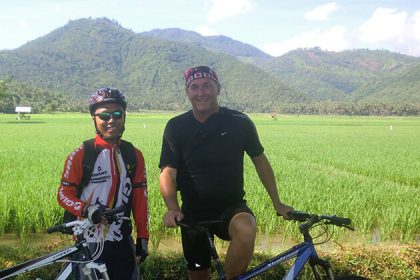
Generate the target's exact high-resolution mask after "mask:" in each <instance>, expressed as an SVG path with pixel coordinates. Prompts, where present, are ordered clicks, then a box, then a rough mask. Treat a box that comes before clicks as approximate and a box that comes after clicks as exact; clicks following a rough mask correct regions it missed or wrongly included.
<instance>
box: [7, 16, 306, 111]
mask: <svg viewBox="0 0 420 280" xmlns="http://www.w3.org/2000/svg"><path fill="white" fill-rule="evenodd" d="M199 64H207V65H209V66H212V67H213V68H215V69H216V71H217V72H218V74H219V76H220V79H221V83H222V93H221V103H222V104H225V105H229V106H233V107H235V108H238V109H244V110H251V111H254V110H258V111H269V110H271V107H272V103H273V102H274V101H276V100H289V101H291V102H293V101H294V100H300V99H301V96H299V94H297V93H295V91H294V90H292V89H290V88H288V87H287V86H285V85H284V84H283V83H281V82H280V81H279V80H278V79H277V78H274V77H271V76H269V75H267V74H266V73H264V72H263V71H262V70H261V69H259V68H257V67H255V66H253V65H250V64H246V63H243V62H241V61H239V60H238V59H236V58H235V57H232V56H228V55H225V54H223V53H216V52H214V51H209V50H208V49H205V48H202V47H199V46H197V45H194V44H186V43H181V42H175V41H168V40H163V39H157V38H150V37H144V36H139V35H137V34H135V33H134V32H132V31H129V30H127V29H124V28H122V27H121V26H120V25H119V24H118V23H116V22H114V21H111V20H109V19H106V18H101V19H95V20H92V19H80V20H75V21H70V22H69V23H68V24H67V25H65V26H63V27H61V28H58V29H57V30H54V31H53V32H51V33H49V34H47V35H46V36H43V37H41V38H38V39H36V40H34V41H32V42H30V43H28V44H26V45H24V46H22V47H20V48H18V49H16V50H12V51H2V52H0V77H2V76H8V77H12V78H13V79H16V80H18V81H22V82H26V83H30V84H32V85H34V86H37V87H39V88H41V89H49V90H51V91H54V92H59V93H62V94H65V95H67V96H69V97H75V98H87V93H89V92H91V91H92V90H93V89H96V88H99V87H104V86H110V87H115V88H118V89H120V90H122V91H123V92H125V93H126V94H127V96H128V99H129V108H130V109H132V110H139V109H164V110H181V109H184V108H185V107H187V106H188V102H187V100H186V97H185V95H184V93H183V83H184V81H183V71H184V70H185V69H186V68H187V67H188V66H192V65H199Z"/></svg>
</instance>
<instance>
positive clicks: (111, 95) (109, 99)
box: [89, 88, 127, 116]
mask: <svg viewBox="0 0 420 280" xmlns="http://www.w3.org/2000/svg"><path fill="white" fill-rule="evenodd" d="M104 103H117V104H119V105H121V107H122V108H123V110H124V111H125V109H126V108H127V102H126V101H125V97H124V95H123V94H122V93H121V92H120V91H119V90H116V89H111V88H101V89H98V90H97V91H96V92H94V93H92V95H91V96H90V98H89V111H90V114H91V115H92V116H93V114H94V113H95V111H96V109H97V108H98V107H99V106H100V105H102V104H104Z"/></svg>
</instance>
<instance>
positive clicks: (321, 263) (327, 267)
mask: <svg viewBox="0 0 420 280" xmlns="http://www.w3.org/2000/svg"><path fill="white" fill-rule="evenodd" d="M309 265H310V266H311V268H312V272H313V274H314V276H315V279H316V280H322V277H321V274H320V273H319V270H318V267H317V265H319V266H320V267H322V268H323V269H324V270H325V273H326V274H327V278H328V279H329V280H334V275H333V273H332V270H331V264H330V262H329V261H327V260H322V259H320V258H318V257H316V258H310V259H309Z"/></svg>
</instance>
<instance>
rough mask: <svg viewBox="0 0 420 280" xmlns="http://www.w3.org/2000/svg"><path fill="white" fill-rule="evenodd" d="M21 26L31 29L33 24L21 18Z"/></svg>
mask: <svg viewBox="0 0 420 280" xmlns="http://www.w3.org/2000/svg"><path fill="white" fill-rule="evenodd" d="M19 27H20V28H21V29H23V30H29V29H31V25H30V24H29V23H28V22H27V21H26V20H23V19H21V20H19Z"/></svg>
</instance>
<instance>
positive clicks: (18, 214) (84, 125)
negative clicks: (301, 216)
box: [0, 113, 420, 248]
mask: <svg viewBox="0 0 420 280" xmlns="http://www.w3.org/2000/svg"><path fill="white" fill-rule="evenodd" d="M174 115H175V114H174V113H156V114H154V113H150V114H146V113H142V114H129V115H128V120H127V124H126V132H125V133H124V138H125V139H126V140H128V141H131V142H132V143H134V144H135V145H136V146H137V147H139V148H140V149H141V150H142V152H143V153H144V156H145V159H146V165H147V175H148V183H149V202H150V214H151V215H150V232H151V236H152V243H153V244H154V246H155V247H156V248H157V246H158V244H159V241H160V239H161V238H163V237H164V236H166V235H176V234H177V233H178V232H177V230H173V229H167V228H165V227H164V226H163V223H162V216H163V213H164V212H165V207H164V205H163V201H162V199H161V198H160V194H159V190H158V188H159V187H158V173H159V170H158V167H157V166H158V161H159V155H160V147H161V139H162V133H163V129H164V126H165V124H166V121H167V120H168V119H169V118H170V117H172V116H174ZM251 118H252V119H253V120H254V122H255V124H256V127H257V129H258V131H259V135H260V138H261V141H262V143H263V145H264V147H265V152H266V154H267V156H268V157H269V159H270V161H271V163H272V165H273V168H274V170H275V173H276V177H277V179H278V186H279V190H280V195H281V198H282V200H283V201H284V202H285V203H288V204H290V205H293V206H294V207H295V208H296V209H299V210H304V211H308V212H315V213H319V214H324V213H325V214H336V215H341V216H346V217H350V218H351V219H352V220H353V222H354V225H355V227H356V228H357V230H358V232H357V233H356V235H355V236H357V237H358V238H361V240H363V242H365V243H375V242H383V241H387V240H397V241H398V242H402V243H410V242H411V243H412V242H416V239H417V241H418V238H419V232H420V217H419V210H418V204H419V202H420V186H419V185H420V173H419V172H418V170H420V145H418V139H420V118H391V117H389V118H375V117H337V116H323V117H320V116H299V117H297V116H279V117H278V120H277V121H275V120H272V119H271V118H270V117H269V116H268V115H262V114H255V115H251ZM0 129H1V131H2V134H3V137H2V145H1V146H0V192H1V193H2V195H1V197H0V235H1V234H3V233H10V232H13V233H16V235H17V236H19V237H20V238H22V239H24V238H25V236H26V235H27V234H28V233H32V232H43V231H44V230H45V229H46V228H47V227H49V226H52V225H54V224H57V223H59V222H60V220H61V216H62V209H61V208H60V207H59V206H58V204H57V202H56V192H57V188H58V185H59V181H60V177H61V172H62V169H63V163H64V160H65V158H66V157H67V155H68V154H69V153H70V152H71V151H72V150H73V149H75V148H76V147H77V146H78V145H80V143H82V141H83V140H85V139H87V138H90V137H92V136H93V135H94V129H93V125H92V123H91V120H90V118H89V116H88V115H87V114H55V115H47V114H45V115H33V116H32V120H30V121H17V120H15V116H14V115H0ZM245 165H246V167H245V183H246V191H247V196H246V198H247V200H248V202H249V205H250V206H251V208H252V209H253V210H254V212H255V214H256V216H257V219H258V229H259V233H260V234H281V235H284V236H292V237H293V238H294V239H295V240H297V238H298V233H297V230H296V225H295V224H293V223H289V222H285V221H283V220H282V219H279V218H278V217H276V215H275V213H274V211H273V210H271V209H272V208H271V202H270V201H269V198H268V196H267V195H266V194H265V191H264V188H263V187H262V186H261V184H260V182H259V180H258V177H257V175H256V172H255V170H254V169H253V168H252V164H251V161H250V160H249V159H246V161H245ZM337 238H341V239H343V240H344V239H346V238H347V239H349V238H350V239H351V237H349V235H348V234H345V233H344V231H339V232H338V237H337Z"/></svg>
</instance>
